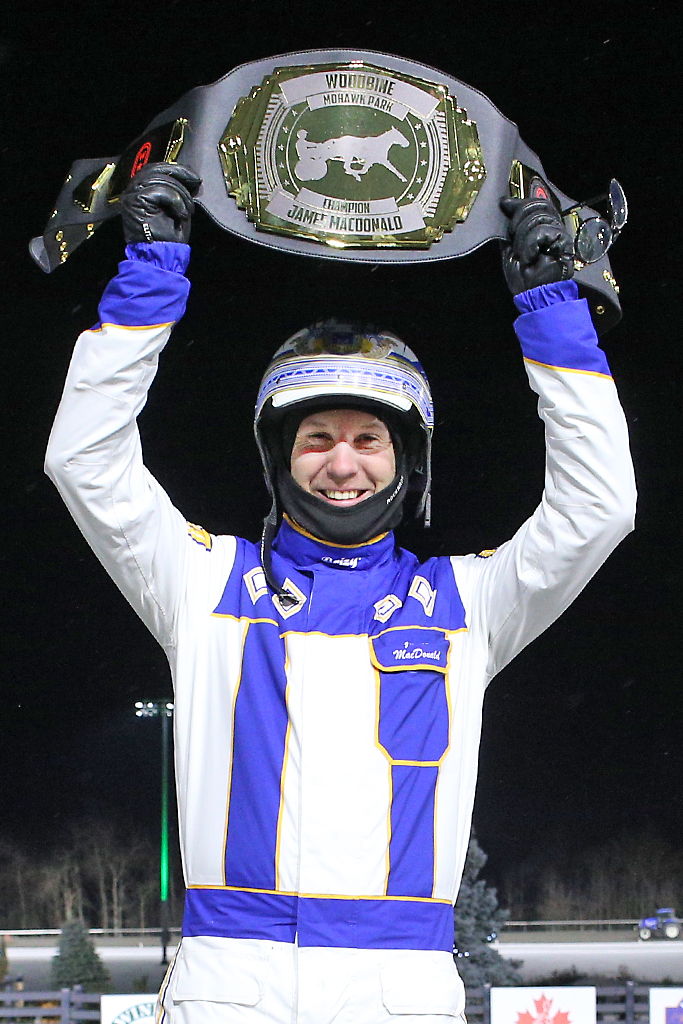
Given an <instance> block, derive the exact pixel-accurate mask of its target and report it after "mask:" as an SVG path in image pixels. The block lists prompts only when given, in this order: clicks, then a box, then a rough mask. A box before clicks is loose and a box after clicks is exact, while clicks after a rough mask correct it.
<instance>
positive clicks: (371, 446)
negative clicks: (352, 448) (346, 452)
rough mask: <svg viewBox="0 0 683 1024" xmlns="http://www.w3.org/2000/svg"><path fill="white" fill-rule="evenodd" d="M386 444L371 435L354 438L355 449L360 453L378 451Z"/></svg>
mask: <svg viewBox="0 0 683 1024" xmlns="http://www.w3.org/2000/svg"><path fill="white" fill-rule="evenodd" d="M388 443H389V442H388V441H385V440H383V439H382V438H381V437H377V436H376V435H373V434H363V435H362V436H361V437H357V438H356V448H360V449H361V450H362V451H373V452H374V451H380V450H381V449H382V448H386V447H387V445H388Z"/></svg>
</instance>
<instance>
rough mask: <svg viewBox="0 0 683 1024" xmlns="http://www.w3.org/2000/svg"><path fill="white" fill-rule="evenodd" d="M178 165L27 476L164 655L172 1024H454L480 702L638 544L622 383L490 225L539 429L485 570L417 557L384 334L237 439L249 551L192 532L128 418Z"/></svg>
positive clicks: (271, 392) (268, 390)
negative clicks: (174, 800)
mask: <svg viewBox="0 0 683 1024" xmlns="http://www.w3.org/2000/svg"><path fill="white" fill-rule="evenodd" d="M198 187H199V182H198V180H197V179H196V178H195V176H194V175H192V173H191V172H189V171H187V170H186V169H183V168H180V167H177V166H167V165H156V166H151V167H148V168H145V169H144V170H143V171H141V172H139V174H138V175H137V176H136V178H135V179H134V180H133V182H132V183H131V185H130V186H129V188H128V190H127V192H126V193H125V194H124V196H123V198H122V212H123V224H124V232H125V235H126V240H127V242H128V243H129V244H128V246H127V248H126V260H125V261H124V262H123V263H121V265H120V268H119V273H118V275H117V277H115V278H114V280H113V281H112V282H111V283H110V285H109V286H108V287H107V289H106V291H105V293H104V296H103V298H102V301H101V303H100V309H99V321H98V324H97V325H96V326H95V327H94V328H93V329H92V330H90V331H86V332H85V333H84V334H83V335H82V336H81V338H80V339H79V341H78V343H77V346H76V350H75V353H74V356H73V360H72V363H71V367H70V370H69V375H68V378H67V382H66V386H65V389H64V395H63V398H62V402H61V405H60V408H59V412H58V415H57V419H56V421H55V425H54V429H53V432H52V435H51V439H50V444H49V449H48V455H47V462H46V467H47V471H48V473H49V474H50V476H51V477H52V478H53V479H54V481H55V483H56V484H57V486H58V487H59V490H60V492H61V493H62V495H63V497H64V500H65V501H66V503H67V505H68V507H69V509H70V511H71V513H72V514H73V516H74V518H75V519H76V521H77V522H78V525H79V527H80V528H81V530H82V532H83V534H84V535H85V537H86V539H87V540H88V542H89V543H90V544H91V546H92V548H93V550H94V551H95V553H96V554H97V556H98V557H99V558H100V559H101V561H102V563H103V564H104V565H105V567H106V568H107V570H108V571H109V573H110V574H111V576H112V578H113V579H114V581H115V582H116V584H117V585H118V586H119V588H120V589H121V590H122V592H123V593H124V594H125V596H126V597H127V598H128V600H129V601H130V602H131V604H132V605H133V607H134V608H135V609H136V611H137V612H138V613H139V615H140V616H141V617H142V619H143V620H144V622H145V623H146V624H147V625H148V627H149V628H150V630H151V631H152V632H153V634H154V635H155V637H156V638H157V639H158V640H159V642H160V643H161V644H162V645H163V647H164V650H165V651H166V654H167V656H168V659H169V663H170V666H171V672H172V675H173V683H174V689H175V707H176V712H175V757H176V777H177V794H178V809H179V818H180V840H181V845H182V853H183V866H184V873H185V880H186V885H187V894H186V901H185V914H184V920H183V937H182V940H181V943H180V946H179V950H178V953H177V955H176V958H175V960H174V963H173V964H172V966H171V968H170V969H169V973H168V975H167V978H166V980H165V982H164V985H163V987H162V991H161V993H160V1000H159V1014H160V1019H161V1020H163V1019H164V1018H166V1017H168V1019H169V1022H170V1024H219V1022H220V1024H233V1022H234V1024H391V1022H393V1021H396V1022H397V1024H400V1022H401V1021H403V1022H404V1024H412V1022H417V1021H420V1022H421V1024H448V1022H453V1021H456V1020H457V1021H461V1020H463V1019H464V1015H463V1014H464V1005H465V996H464V991H463V987H462V984H461V982H460V979H459V977H458V973H457V970H456V967H455V964H454V960H453V956H452V951H453V903H454V901H455V898H456V896H457V892H458V888H459V885H460V879H461V876H462V871H463V866H464V861H465V854H466V851H467V845H468V839H469V835H470V824H471V816H472V805H473V800H474V791H475V782H476V773H477V760H478V746H479V735H480V728H481V714H482V703H483V699H484V692H485V689H486V686H487V685H488V683H489V682H490V681H491V679H492V678H493V677H494V676H495V675H496V673H497V672H499V671H500V670H501V669H502V668H503V667H504V666H505V665H506V664H507V663H508V662H509V661H510V659H511V658H513V657H514V656H515V654H517V653H518V652H519V651H520V650H521V649H522V648H523V647H524V646H525V645H526V644H527V643H529V642H530V641H531V640H533V638H534V637H536V636H537V635H538V634H539V633H540V632H541V631H542V630H543V629H545V628H546V626H548V625H549V624H550V623H551V622H552V621H553V620H554V619H555V618H556V617H557V616H558V615H559V614H560V613H561V612H562V610H563V609H564V608H566V607H567V605H568V604H569V603H570V602H571V601H572V600H573V599H574V598H575V597H576V595H577V594H578V593H579V591H580V590H581V588H582V587H583V586H584V585H585V583H586V582H587V581H588V580H589V579H590V577H591V576H592V575H593V573H594V572H595V571H596V570H597V569H598V567H599V566H600V564H601V563H602V562H603V561H604V559H605V558H606V557H607V555H608V554H609V552H610V551H611V550H612V549H613V548H614V547H615V545H616V544H617V543H618V542H619V540H620V539H621V538H622V537H623V536H624V535H625V534H626V533H628V531H629V530H630V529H631V526H632V520H633V513H634V503H635V489H634V484H633V475H632V469H631V462H630V458H629V452H628V439H627V434H626V426H625V422H624V417H623V414H622V411H621V408H620V405H619V402H618V399H617V395H616V390H615V387H614V382H613V380H612V378H611V375H610V372H609V367H608V365H607V361H606V359H605V356H604V354H603V353H602V351H601V350H600V348H599V347H598V344H597V337H596V334H595V331H594V329H593V325H592V323H591V320H590V315H589V312H588V308H587V304H586V303H585V302H584V301H583V300H581V299H580V298H579V297H578V291H577V288H576V285H575V284H574V282H573V281H572V280H571V276H572V271H573V263H572V258H571V253H570V248H569V246H568V240H567V237H566V235H565V232H564V226H563V223H562V220H561V219H560V218H559V217H558V215H557V214H556V212H555V211H554V209H553V208H552V207H551V206H550V205H549V204H548V203H547V202H543V201H539V200H529V201H518V202H513V203H511V204H510V203H508V204H507V206H506V210H507V212H508V214H509V215H510V218H511V221H510V232H511V234H510V243H509V244H508V245H507V246H506V247H505V248H504V253H503V265H504V270H505V276H506V279H507V281H508V284H509V286H510V288H511V290H512V292H513V294H514V295H515V303H516V305H517V308H518V310H519V312H520V314H521V315H520V317H519V318H518V320H517V322H516V324H515V328H516V331H517V335H518V338H519V341H520V344H521V349H522V356H523V358H524V361H525V365H526V369H527V374H528V378H529V383H530V386H531V388H532V390H533V391H534V392H535V394H536V396H537V399H538V409H539V415H540V416H541V419H542V420H543V422H544V425H545V431H546V486H545V489H544V492H543V495H542V496H541V501H540V503H539V505H538V508H537V509H536V511H535V512H534V513H533V515H532V516H531V517H530V518H529V519H528V520H527V522H525V523H523V524H522V525H521V526H520V528H519V530H518V531H517V532H516V534H515V535H514V536H513V537H512V538H511V539H510V540H509V541H507V542H506V543H505V544H502V545H501V546H500V547H499V548H498V549H497V550H496V551H494V552H490V551H489V552H482V553H481V554H480V555H473V554H472V555H463V556H457V557H452V558H448V557H439V558H432V559H429V560H427V561H426V562H423V563H420V562H419V561H418V559H417V558H416V557H415V555H413V554H411V553H410V552H409V551H406V550H404V549H403V548H401V547H400V546H399V545H398V544H397V541H396V538H395V536H394V533H393V530H394V528H395V527H397V526H398V525H399V524H400V522H401V520H402V519H403V518H405V517H407V516H417V517H418V518H426V517H427V516H428V510H429V492H430V480H431V477H430V461H431V460H430V454H431V438H432V431H433V426H434V413H433V407H432V397H431V392H430V388H429V382H428V380H427V377H426V375H425V372H424V370H423V368H422V366H421V365H420V363H419V361H418V360H417V358H416V356H415V354H414V353H413V352H412V351H411V349H409V348H408V346H407V345H405V344H404V343H403V342H402V341H400V340H399V339H398V338H397V337H396V336H395V335H393V334H390V333H389V332H387V331H377V330H374V329H370V328H366V327H357V326H353V325H349V324H341V323H337V322H336V321H325V322H323V323H319V324H315V325H313V326H312V327H308V328H306V329H304V330H302V331H300V332H299V333H298V334H296V335H294V336H293V337H292V338H290V339H289V340H288V341H287V342H285V344H284V345H283V346H282V347H281V348H280V349H279V350H278V351H277V352H276V353H275V356H274V357H273V359H272V361H271V363H270V364H269V366H268V368H267V370H266V373H265V375H264V378H263V381H262V383H261V387H260V389H259V393H258V397H257V402H256V414H255V434H256V442H257V446H258V449H259V452H260V454H261V458H262V461H263V466H264V471H265V478H266V483H267V486H268V488H269V491H270V495H271V500H272V507H271V510H270V513H269V515H268V517H267V519H266V523H265V527H264V531H263V536H262V540H261V544H260V545H257V544H254V543H252V542H250V541H247V540H244V539H242V538H239V537H234V536H212V535H209V534H208V533H207V532H206V531H205V530H203V529H201V528H200V527H197V526H195V525H192V524H188V523H187V522H186V521H185V519H184V517H183V516H182V515H181V513H180V512H179V511H178V510H177V509H176V508H175V507H174V506H173V504H172V502H171V500H170V499H169V497H168V496H167V495H166V493H165V492H164V491H163V489H162V488H161V487H160V485H159V484H158V483H157V482H156V480H154V478H153V477H152V476H151V475H150V474H149V473H148V472H147V470H146V469H145V466H144V463H143V459H142V452H141V448H140V439H139V435H138V431H137V425H136V419H137V416H138V414H139V413H140V412H141V410H142V408H143V406H144V403H145V400H146V395H147V390H148V388H149V387H150V385H151V383H152V380H153V378H154V374H155V372H156V367H157V362H158V357H159V353H160V352H161V350H162V349H163V347H164V345H165V344H166V342H167V341H168V339H169V336H170V333H171V329H172V326H173V323H174V322H175V321H176V320H178V319H179V318H180V316H182V313H183V310H184V307H185V301H186V298H187V293H188V287H189V286H188V283H187V281H186V279H185V276H184V270H185V268H186V266H187V262H188V258H189V247H188V245H187V241H188V237H189V225H190V218H191V213H192V206H193V202H192V195H193V194H194V192H195V191H196V189H197V188H198Z"/></svg>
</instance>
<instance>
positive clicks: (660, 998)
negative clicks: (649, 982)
mask: <svg viewBox="0 0 683 1024" xmlns="http://www.w3.org/2000/svg"><path fill="white" fill-rule="evenodd" d="M650 1024H683V988H651V989H650Z"/></svg>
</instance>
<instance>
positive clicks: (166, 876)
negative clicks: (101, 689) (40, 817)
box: [135, 700, 174, 964]
mask: <svg viewBox="0 0 683 1024" xmlns="http://www.w3.org/2000/svg"><path fill="white" fill-rule="evenodd" d="M173 708H174V705H173V702H172V701H169V700H136V702H135V714H136V716H137V717H138V718H160V719H161V840H160V844H159V926H160V930H161V963H162V964H167V963H168V955H167V948H168V943H169V939H170V929H169V913H168V893H169V888H170V884H169V881H170V864H169V853H168V780H169V747H170V742H169V739H170V737H169V728H168V724H169V719H171V718H173Z"/></svg>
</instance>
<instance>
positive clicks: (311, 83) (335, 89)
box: [280, 68, 439, 121]
mask: <svg viewBox="0 0 683 1024" xmlns="http://www.w3.org/2000/svg"><path fill="white" fill-rule="evenodd" d="M280 89H281V90H282V94H283V96H284V98H285V103H286V104H287V106H288V107H291V106H294V104H296V103H301V102H302V100H308V103H309V106H310V107H311V109H313V104H312V101H311V98H312V97H314V96H320V95H321V94H324V93H333V94H335V95H338V94H344V93H347V92H350V91H356V92H361V93H362V94H364V95H365V97H366V101H367V97H368V96H369V95H375V96H377V97H384V98H385V99H386V100H388V101H389V103H399V104H402V105H403V106H405V107H407V108H408V109H409V110H412V111H413V112H414V113H416V114H419V115H420V117H423V118H424V119H425V120H427V121H428V120H429V119H430V118H431V117H432V115H433V114H434V111H435V110H436V108H437V106H438V105H439V99H438V98H437V97H435V96H432V95H431V93H429V92H426V90H424V89H418V88H417V86H415V85H411V84H410V82H402V81H400V80H397V79H395V78H391V77H390V76H388V75H387V76H385V75H382V74H376V73H375V72H372V71H366V70H365V69H363V68H345V69H344V70H338V71H319V72H317V73H314V74H310V75H302V76H301V78H290V79H289V80H288V81H286V82H280ZM313 102H314V104H315V107H319V106H322V105H323V104H322V101H318V100H315V101H313ZM333 102H334V101H333ZM342 102H346V101H344V100H342Z"/></svg>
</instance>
